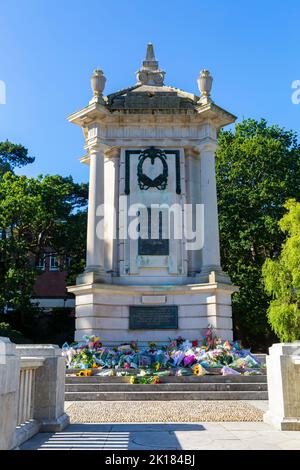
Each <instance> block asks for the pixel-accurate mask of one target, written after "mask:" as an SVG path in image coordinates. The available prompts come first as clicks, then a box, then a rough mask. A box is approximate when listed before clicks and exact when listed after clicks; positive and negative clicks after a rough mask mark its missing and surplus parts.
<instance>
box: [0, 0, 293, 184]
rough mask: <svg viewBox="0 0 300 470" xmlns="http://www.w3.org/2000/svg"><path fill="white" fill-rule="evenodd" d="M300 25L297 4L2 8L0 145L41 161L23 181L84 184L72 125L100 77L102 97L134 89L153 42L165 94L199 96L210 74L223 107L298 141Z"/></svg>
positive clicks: (34, 2)
mask: <svg viewBox="0 0 300 470" xmlns="http://www.w3.org/2000/svg"><path fill="white" fill-rule="evenodd" d="M299 17H300V2H299V0H286V1H285V2H282V1H281V0H280V1H279V0H263V1H262V0H260V1H259V0H251V2H241V1H240V0H226V1H225V0H214V1H213V2H208V1H207V0H205V1H202V0H185V1H184V2H183V1H181V0H172V1H171V0H160V1H158V0H151V1H146V0H140V1H136V0H110V1H106V0H89V1H87V2H83V1H82V0H81V1H80V0H1V3H0V45H1V55H0V80H3V81H4V82H5V83H6V87H7V104H6V105H0V140H5V139H9V140H11V141H14V142H16V143H22V144H23V145H25V146H26V147H28V148H29V150H30V153H31V154H32V155H33V156H35V157H36V162H35V163H34V164H33V165H30V166H28V167H27V168H24V169H22V171H21V172H22V173H24V174H26V175H32V176H36V175H38V174H41V173H43V174H46V173H50V174H53V173H58V174H62V175H69V174H72V175H73V177H74V179H75V180H77V181H86V180H87V177H88V173H87V168H86V167H85V165H81V164H80V163H79V161H78V158H79V157H80V156H82V155H84V150H83V145H84V142H83V137H82V133H81V130H80V129H79V128H77V127H76V126H74V125H71V124H69V123H68V122H67V120H66V116H67V115H68V114H70V113H72V112H74V111H76V110H78V109H80V108H81V107H83V106H85V105H86V104H87V103H88V100H89V99H90V98H91V90H90V83H89V80H90V75H91V73H92V71H93V69H94V68H96V67H100V68H102V69H103V71H104V73H105V75H106V77H107V84H106V88H105V94H108V93H112V92H114V91H116V90H119V89H121V88H125V87H127V86H130V85H133V84H134V83H135V71H136V70H137V69H138V68H139V67H140V64H141V61H142V60H143V58H144V56H145V49H146V44H147V42H149V41H152V42H153V43H154V47H155V52H156V56H157V59H158V60H159V64H160V67H161V68H162V69H164V70H165V71H166V80H165V82H166V84H168V85H172V86H176V87H178V88H182V89H184V90H186V91H190V92H193V93H198V89H197V84H196V79H197V76H198V74H199V71H200V70H201V69H203V68H209V70H210V71H211V73H212V75H213V76H214V85H213V94H212V97H213V99H214V101H215V102H216V103H217V104H218V105H220V106H222V107H224V108H225V109H227V110H228V111H231V112H232V113H234V114H235V115H237V116H238V118H239V119H242V118H243V117H254V118H260V117H265V118H266V119H267V120H268V121H269V122H270V123H277V124H279V125H280V126H283V127H286V128H292V129H295V130H297V131H298V133H299V135H300V104H299V105H294V104H292V101H291V94H292V89H291V83H292V82H293V81H294V80H297V79H298V80H300V50H299V44H300V37H299V36H300V28H299Z"/></svg>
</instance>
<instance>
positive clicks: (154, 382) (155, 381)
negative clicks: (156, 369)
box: [152, 375, 159, 384]
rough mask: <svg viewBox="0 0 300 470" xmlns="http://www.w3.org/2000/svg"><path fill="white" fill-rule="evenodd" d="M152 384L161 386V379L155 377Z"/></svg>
mask: <svg viewBox="0 0 300 470" xmlns="http://www.w3.org/2000/svg"><path fill="white" fill-rule="evenodd" d="M152 383H153V384H159V377H158V376H157V375H155V376H154V377H153V382H152Z"/></svg>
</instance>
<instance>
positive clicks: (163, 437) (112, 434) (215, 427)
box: [21, 422, 300, 450]
mask: <svg viewBox="0 0 300 470" xmlns="http://www.w3.org/2000/svg"><path fill="white" fill-rule="evenodd" d="M21 449H22V450H81V449H85V450H175V449H178V450H197V449H199V450H206V449H210V450H223V449H226V450H231V449H232V450H247V449H248V450H300V432H299V431H295V432H294V431H277V430H275V429H274V428H273V427H271V426H269V425H268V424H266V423H261V422H235V423H233V422H229V423H228V422H219V423H217V422H203V423H168V424H167V423H165V424H162V423H157V424H154V423H150V424H149V423H139V424H138V423H133V424H124V423H123V424H121V423H119V424H105V425H103V424H75V425H70V426H68V427H67V428H66V429H65V431H63V432H59V433H54V434H51V433H45V434H37V435H36V436H34V437H33V438H32V439H30V440H29V441H28V442H26V443H25V444H23V445H22V446H21Z"/></svg>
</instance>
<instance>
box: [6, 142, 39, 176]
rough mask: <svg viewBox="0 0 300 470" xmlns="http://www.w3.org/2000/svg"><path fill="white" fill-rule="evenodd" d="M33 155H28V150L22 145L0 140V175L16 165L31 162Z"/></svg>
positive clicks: (11, 169) (19, 165)
mask: <svg viewBox="0 0 300 470" xmlns="http://www.w3.org/2000/svg"><path fill="white" fill-rule="evenodd" d="M34 160H35V158H34V157H30V156H29V155H28V150H27V149H26V148H25V147H23V145H17V144H13V143H12V142H9V141H8V140H6V141H5V142H0V176H1V175H3V174H4V173H5V172H7V171H13V170H14V169H15V168H16V167H21V166H25V165H28V164H29V163H33V162H34Z"/></svg>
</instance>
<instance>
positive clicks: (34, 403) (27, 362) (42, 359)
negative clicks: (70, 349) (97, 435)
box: [0, 338, 69, 450]
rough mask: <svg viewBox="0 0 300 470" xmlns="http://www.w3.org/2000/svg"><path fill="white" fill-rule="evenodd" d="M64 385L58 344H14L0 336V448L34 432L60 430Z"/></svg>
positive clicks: (63, 418) (63, 421)
mask: <svg viewBox="0 0 300 470" xmlns="http://www.w3.org/2000/svg"><path fill="white" fill-rule="evenodd" d="M64 388H65V361H64V358H63V357H62V355H61V350H60V348H59V347H58V346H54V345H17V346H16V345H15V344H12V343H11V342H10V341H9V339H8V338H0V450H4V449H6V450H7V449H14V448H17V447H18V446H19V445H21V444H22V443H23V442H25V441H26V440H28V439H30V438H31V437H32V436H33V435H34V434H36V433H38V432H56V431H61V430H62V429H64V427H65V426H66V425H67V424H68V423H69V418H68V416H67V415H66V414H65V413H64V392H65V390H64Z"/></svg>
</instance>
